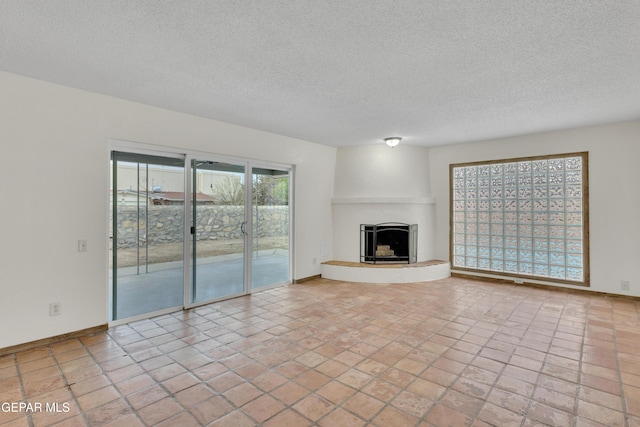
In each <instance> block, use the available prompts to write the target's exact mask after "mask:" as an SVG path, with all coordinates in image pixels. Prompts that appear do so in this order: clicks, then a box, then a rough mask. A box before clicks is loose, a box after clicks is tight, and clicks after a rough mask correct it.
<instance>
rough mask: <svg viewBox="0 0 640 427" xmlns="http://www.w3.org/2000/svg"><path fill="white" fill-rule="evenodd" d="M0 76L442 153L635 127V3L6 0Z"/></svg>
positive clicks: (639, 85) (256, 124)
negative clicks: (393, 140) (461, 146)
mask: <svg viewBox="0 0 640 427" xmlns="http://www.w3.org/2000/svg"><path fill="white" fill-rule="evenodd" d="M0 70H3V71H8V72H11V73H16V74H21V75H26V76H31V77H35V78H38V79H42V80H47V81H51V82H55V83H60V84H63V85H67V86H72V87H77V88H81V89H86V90H89V91H93V92H98V93H103V94H108V95H111V96H115V97H119V98H125V99H129V100H133V101H138V102H142V103H145V104H150V105H155V106H159V107H163V108H168V109H171V110H176V111H181V112H185V113H190V114H194V115H198V116H203V117H209V118H212V119H217V120H221V121H225V122H229V123H235V124H239V125H243V126H247V127H251V128H256V129H261V130H265V131H269V132H274V133H278V134H282V135H287V136H291V137H296V138H301V139H305V140H309V141H313V142H317V143H321V144H327V145H333V146H347V145H365V144H374V143H380V142H381V140H382V138H385V137H388V136H395V135H398V136H402V137H404V139H405V142H406V143H408V144H414V145H425V146H437V145H444V144H449V143H459V142H467V141H475V140H483V139H488V138H497V137H504V136H511V135H519V134H527V133H534V132H541V131H547V130H554V129H562V128H570V127H576V126H583V125H591V124H601V123H610V122H616V121H622V120H629V119H636V118H640V0H634V1H628V0H583V1H571V0H566V1H559V0H546V1H531V0H526V1H522V0H490V1H489V0H487V1H473V2H471V1H468V0H446V1H444V0H441V1H435V0H387V1H384V0H368V1H364V0H339V1H337V0H323V1H305V0H273V1H269V0H224V1H214V0H137V1H132V0H109V1H105V0H46V1H45V0H38V1H35V0H0ZM0 102H1V100H0Z"/></svg>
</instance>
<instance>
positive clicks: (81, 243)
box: [78, 240, 87, 252]
mask: <svg viewBox="0 0 640 427" xmlns="http://www.w3.org/2000/svg"><path fill="white" fill-rule="evenodd" d="M78 252H87V241H86V240H78Z"/></svg>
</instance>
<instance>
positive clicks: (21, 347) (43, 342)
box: [0, 323, 109, 356]
mask: <svg viewBox="0 0 640 427" xmlns="http://www.w3.org/2000/svg"><path fill="white" fill-rule="evenodd" d="M107 329H109V325H108V324H107V323H105V324H104V325H98V326H94V327H92V328H86V329H81V330H79V331H74V332H69V333H66V334H61V335H56V336H54V337H49V338H42V339H39V340H35V341H30V342H26V343H24V344H17V345H12V346H10V347H4V348H0V356H6V355H7V354H12V353H17V352H19V351H26V350H31V349H34V348H36V347H42V346H47V345H51V344H55V343H58V342H60V341H64V340H68V339H72V338H78V337H82V336H86V335H91V334H95V333H98V332H104V331H106V330H107Z"/></svg>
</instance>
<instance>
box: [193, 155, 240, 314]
mask: <svg viewBox="0 0 640 427" xmlns="http://www.w3.org/2000/svg"><path fill="white" fill-rule="evenodd" d="M245 170H246V168H245V166H244V165H242V164H232V163H223V162H216V161H203V160H197V159H193V160H191V178H192V179H191V216H192V220H191V230H190V234H191V250H192V254H191V295H190V297H189V304H188V305H195V304H200V303H202V302H205V301H212V300H216V299H221V298H226V297H231V296H236V295H242V294H243V293H245V276H246V274H245V273H246V271H245V270H246V268H245V251H246V236H247V229H246V223H247V218H246V217H247V214H246V203H245V197H246V195H245Z"/></svg>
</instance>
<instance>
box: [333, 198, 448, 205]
mask: <svg viewBox="0 0 640 427" xmlns="http://www.w3.org/2000/svg"><path fill="white" fill-rule="evenodd" d="M331 203H332V204H334V205H357V204H388V205H434V204H435V203H436V199H434V198H432V197H334V198H333V199H331Z"/></svg>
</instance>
